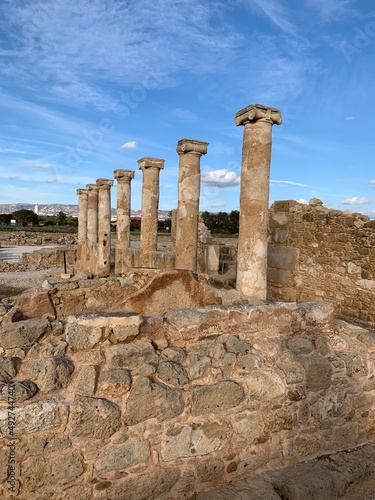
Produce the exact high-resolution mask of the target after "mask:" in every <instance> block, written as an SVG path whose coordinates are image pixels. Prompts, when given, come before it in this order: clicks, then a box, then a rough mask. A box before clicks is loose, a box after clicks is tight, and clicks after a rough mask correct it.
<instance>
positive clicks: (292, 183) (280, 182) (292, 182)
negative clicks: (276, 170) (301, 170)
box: [271, 180, 312, 188]
mask: <svg viewBox="0 0 375 500" xmlns="http://www.w3.org/2000/svg"><path fill="white" fill-rule="evenodd" d="M271 183H272V184H289V185H290V186H299V187H308V188H309V187H312V186H309V184H302V183H301V182H294V181H277V180H271Z"/></svg>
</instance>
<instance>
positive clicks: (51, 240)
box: [0, 231, 77, 246]
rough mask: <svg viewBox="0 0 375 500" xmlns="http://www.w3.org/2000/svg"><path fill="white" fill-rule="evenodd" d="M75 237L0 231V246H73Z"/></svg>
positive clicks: (62, 234) (72, 235) (75, 240)
mask: <svg viewBox="0 0 375 500" xmlns="http://www.w3.org/2000/svg"><path fill="white" fill-rule="evenodd" d="M76 243H77V235H76V234H69V233H37V232H35V233H34V232H29V231H0V245H46V246H49V245H74V244H76Z"/></svg>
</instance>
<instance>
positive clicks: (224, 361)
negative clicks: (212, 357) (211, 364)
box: [219, 352, 237, 378]
mask: <svg viewBox="0 0 375 500" xmlns="http://www.w3.org/2000/svg"><path fill="white" fill-rule="evenodd" d="M236 361H237V356H236V355H235V354H234V353H233V352H227V353H226V354H224V356H223V357H221V358H219V362H220V368H221V370H222V372H223V375H224V377H225V378H228V377H230V376H231V375H232V372H233V368H234V365H235V364H236Z"/></svg>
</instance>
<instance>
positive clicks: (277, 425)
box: [265, 410, 293, 434]
mask: <svg viewBox="0 0 375 500" xmlns="http://www.w3.org/2000/svg"><path fill="white" fill-rule="evenodd" d="M292 428H293V415H292V413H291V412H290V411H288V410H279V411H276V412H274V413H267V415H266V417H265V432H266V433H267V434H268V433H274V432H279V431H287V430H291V429H292Z"/></svg>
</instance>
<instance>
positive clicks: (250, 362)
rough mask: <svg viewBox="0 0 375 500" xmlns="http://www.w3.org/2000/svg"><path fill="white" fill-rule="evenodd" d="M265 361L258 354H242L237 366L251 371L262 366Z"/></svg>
mask: <svg viewBox="0 0 375 500" xmlns="http://www.w3.org/2000/svg"><path fill="white" fill-rule="evenodd" d="M263 363H264V359H263V358H261V357H260V356H258V355H257V354H246V356H241V357H240V358H239V360H238V361H237V366H238V368H240V369H241V370H244V371H246V372H251V371H253V370H256V369H258V368H260V367H261V366H262V365H263Z"/></svg>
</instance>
